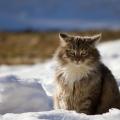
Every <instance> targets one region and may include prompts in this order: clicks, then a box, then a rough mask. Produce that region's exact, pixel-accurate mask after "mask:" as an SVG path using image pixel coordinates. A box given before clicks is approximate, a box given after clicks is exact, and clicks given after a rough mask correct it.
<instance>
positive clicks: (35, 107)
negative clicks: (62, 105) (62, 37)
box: [0, 40, 120, 120]
mask: <svg viewBox="0 0 120 120" xmlns="http://www.w3.org/2000/svg"><path fill="white" fill-rule="evenodd" d="M98 48H99V51H100V52H101V55H102V61H103V62H104V63H105V64H106V65H107V66H108V67H109V68H110V69H111V70H112V72H113V74H114V75H115V77H116V79H117V81H118V85H120V82H119V81H120V52H119V50H120V40H118V41H116V42H108V43H102V44H100V45H99V46H98ZM54 66H55V62H54V61H52V60H50V61H47V62H46V63H44V64H36V65H32V66H5V65H2V66H1V67H0V114H1V115H0V120H120V110H117V109H111V110H110V111H109V112H108V113H105V114H103V115H94V116H88V115H85V114H77V113H75V112H74V111H65V110H57V111H55V110H52V109H53V108H52V104H53V103H52V94H53V89H54V85H53V76H54V75H53V73H54ZM50 110H51V111H50ZM46 111H47V112H46Z"/></svg>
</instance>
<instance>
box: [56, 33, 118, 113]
mask: <svg viewBox="0 0 120 120" xmlns="http://www.w3.org/2000/svg"><path fill="white" fill-rule="evenodd" d="M59 38H60V46H59V48H58V49H57V51H56V53H55V56H54V57H55V59H56V60H57V64H58V65H57V68H56V73H55V76H56V78H55V81H56V91H55V95H54V108H55V109H66V110H75V111H76V112H79V113H86V114H98V113H104V112H107V111H108V110H109V109H110V108H113V107H114V108H120V99H119V98H120V97H119V96H120V95H119V89H118V86H117V83H116V81H115V78H114V77H113V75H112V73H111V71H110V70H109V69H108V68H107V67H106V66H105V65H104V64H103V63H102V62H101V61H100V54H99V51H98V50H97V49H96V47H95V45H96V43H97V42H98V41H99V40H100V39H101V34H98V35H94V36H73V35H68V34H65V33H61V34H59ZM108 52H109V51H108Z"/></svg>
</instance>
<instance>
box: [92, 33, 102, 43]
mask: <svg viewBox="0 0 120 120" xmlns="http://www.w3.org/2000/svg"><path fill="white" fill-rule="evenodd" d="M101 36H102V34H101V33H100V34H97V35H94V36H92V37H91V40H90V43H91V44H93V45H96V44H97V43H99V41H100V40H101Z"/></svg>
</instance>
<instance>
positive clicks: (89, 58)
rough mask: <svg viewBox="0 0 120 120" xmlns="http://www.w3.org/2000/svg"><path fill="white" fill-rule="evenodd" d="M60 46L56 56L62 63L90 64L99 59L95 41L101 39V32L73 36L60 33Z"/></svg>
mask: <svg viewBox="0 0 120 120" xmlns="http://www.w3.org/2000/svg"><path fill="white" fill-rule="evenodd" d="M59 38H60V47H59V49H58V51H57V54H56V56H57V58H58V60H59V61H60V62H61V63H63V64H68V63H72V64H75V65H78V66H79V65H81V64H87V65H91V64H94V63H96V62H97V61H99V58H100V55H99V52H98V50H97V49H96V47H95V45H96V43H97V42H98V41H99V40H100V39H101V34H97V35H94V36H73V35H68V34H66V33H60V34H59Z"/></svg>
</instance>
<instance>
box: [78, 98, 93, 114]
mask: <svg viewBox="0 0 120 120" xmlns="http://www.w3.org/2000/svg"><path fill="white" fill-rule="evenodd" d="M77 112H79V113H85V114H87V115H90V114H93V110H92V101H91V100H85V101H84V102H83V103H82V104H81V105H80V106H78V109H77Z"/></svg>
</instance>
